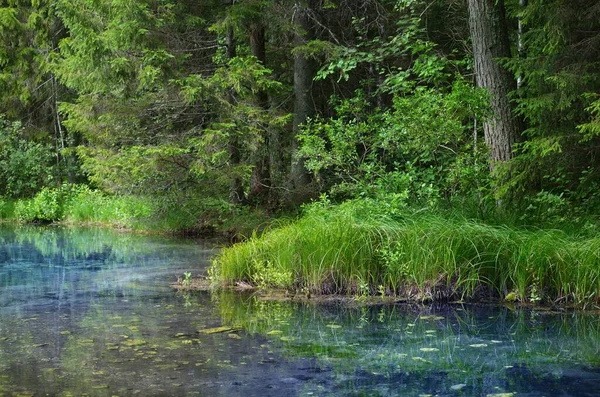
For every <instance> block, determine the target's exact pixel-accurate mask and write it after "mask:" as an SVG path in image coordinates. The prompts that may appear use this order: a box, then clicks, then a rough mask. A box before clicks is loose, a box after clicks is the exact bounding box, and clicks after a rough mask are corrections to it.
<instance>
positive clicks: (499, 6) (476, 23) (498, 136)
mask: <svg viewBox="0 0 600 397" xmlns="http://www.w3.org/2000/svg"><path fill="white" fill-rule="evenodd" d="M468 8H469V27H470V31H471V40H472V42H473V58H474V63H475V79H476V82H477V85H478V86H479V87H484V88H487V89H488V91H489V92H490V96H491V98H490V100H491V107H492V110H493V112H494V115H493V117H492V118H491V119H490V120H488V121H487V122H486V123H485V124H484V126H483V131H484V135H485V141H486V143H487V145H488V146H489V148H490V156H491V164H490V166H491V168H492V169H493V168H494V165H495V164H496V163H497V162H503V161H507V160H510V159H511V158H512V156H513V144H514V143H515V142H516V141H517V139H518V138H519V135H520V132H521V126H520V122H519V120H518V118H517V117H516V116H515V115H514V114H513V113H512V106H511V104H510V101H509V98H508V94H509V92H510V91H511V90H513V89H514V88H515V87H516V83H515V80H514V78H513V76H512V75H511V74H510V73H509V72H508V71H507V70H506V69H504V68H503V67H502V66H501V65H500V64H499V63H498V58H507V57H510V46H509V41H508V33H507V28H506V20H505V15H504V1H503V0H497V1H495V0H468Z"/></svg>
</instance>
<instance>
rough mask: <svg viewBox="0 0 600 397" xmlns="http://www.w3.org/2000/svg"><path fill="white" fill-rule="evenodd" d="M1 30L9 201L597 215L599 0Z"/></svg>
mask: <svg viewBox="0 0 600 397" xmlns="http://www.w3.org/2000/svg"><path fill="white" fill-rule="evenodd" d="M0 37H1V39H2V40H1V42H0V65H1V71H0V117H1V119H0V181H1V182H0V195H1V196H2V199H1V200H0V212H1V214H2V216H3V217H5V218H11V217H12V218H17V219H20V220H23V221H54V220H61V219H74V220H82V221H90V220H91V221H106V222H117V223H119V222H120V223H122V224H125V225H126V226H127V224H128V223H129V224H130V223H132V222H134V221H135V220H140V219H143V220H145V222H146V224H147V225H151V224H155V225H157V226H156V227H158V228H162V229H166V230H171V231H176V230H190V231H192V230H200V229H202V228H208V229H210V228H213V227H227V226H228V225H230V224H227V222H228V219H232V218H235V217H236V216H237V217H238V219H239V222H245V221H248V220H249V219H251V218H252V217H253V216H255V214H256V213H261V214H266V216H273V215H275V216H277V215H278V214H279V215H280V214H290V213H294V211H296V210H298V209H299V208H301V205H302V204H304V203H307V202H311V201H317V204H315V205H313V207H312V210H310V208H311V207H309V206H304V208H305V212H307V213H309V212H311V211H312V212H313V213H314V212H318V211H322V210H323V208H324V207H332V206H334V204H336V203H338V204H339V203H343V202H346V203H348V202H353V203H355V205H356V206H360V205H363V204H364V205H366V208H367V209H366V210H364V211H366V214H363V215H359V217H363V218H364V217H369V216H371V215H372V214H374V213H380V212H383V213H385V214H386V216H394V215H395V214H396V215H397V214H400V213H405V212H406V211H409V210H412V211H415V209H421V210H422V209H427V211H430V212H431V211H433V212H435V211H438V212H441V211H459V212H461V213H462V214H463V216H465V217H467V218H469V219H478V220H480V221H483V222H486V223H488V224H497V223H498V222H502V223H506V224H512V225H518V226H519V227H530V226H532V225H534V226H536V227H544V226H552V227H557V225H560V224H565V223H567V224H571V225H575V226H576V228H577V230H579V231H585V230H591V231H592V232H593V231H595V230H596V223H597V213H598V211H599V210H600V189H598V186H600V168H599V165H600V94H599V93H600V3H599V2H597V1H594V0H576V1H569V2H567V1H563V0H529V1H527V0H505V1H503V0H496V1H494V0H238V1H235V0H230V1H223V0H203V1H200V2H198V1H188V0H184V1H173V0H69V1H67V0H30V1H25V0H20V1H18V0H3V1H2V7H1V8H0ZM358 202H360V203H362V204H360V205H359V204H356V203H358ZM365 203H368V204H365ZM346 205H347V206H348V205H350V204H346ZM306 208H308V209H306ZM315 208H316V209H315ZM363 209H364V208H363ZM253 214H254V215H253ZM369 214H371V215H369ZM399 216H400V215H399ZM224 223H225V225H226V226H223V224H224ZM392 251H393V250H392ZM392 251H390V252H388V254H389V255H392V256H393V254H394V252H392ZM386 252H387V251H386ZM382 255H383V254H382ZM380 256H381V255H380ZM384 256H385V255H384ZM388 259H389V258H388Z"/></svg>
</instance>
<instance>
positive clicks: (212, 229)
mask: <svg viewBox="0 0 600 397" xmlns="http://www.w3.org/2000/svg"><path fill="white" fill-rule="evenodd" d="M0 219H1V220H4V221H12V222H20V223H38V224H39V223H41V224H48V223H62V224H75V225H78V224H87V225H89V224H94V225H102V226H109V227H114V228H120V229H128V230H134V231H140V232H150V233H172V234H188V235H214V234H217V233H220V234H227V233H230V234H233V233H239V234H246V235H249V234H251V231H252V230H253V229H255V228H257V227H259V226H260V225H261V224H263V223H266V222H268V221H269V219H268V217H267V216H265V215H264V213H261V212H259V211H253V210H250V209H246V208H236V209H233V208H231V207H230V206H229V204H228V203H226V202H224V201H222V200H217V199H210V198H209V199H204V200H199V199H198V198H196V197H183V196H178V197H169V196H166V197H143V196H134V195H128V196H111V195H107V194H104V193H102V192H100V191H97V190H93V189H90V188H89V187H87V186H85V185H69V184H65V185H63V186H61V187H60V188H55V189H48V188H44V189H42V190H41V191H40V192H39V193H38V194H37V195H36V196H35V197H33V198H30V199H19V200H11V199H3V198H1V197H0ZM234 230H235V232H234Z"/></svg>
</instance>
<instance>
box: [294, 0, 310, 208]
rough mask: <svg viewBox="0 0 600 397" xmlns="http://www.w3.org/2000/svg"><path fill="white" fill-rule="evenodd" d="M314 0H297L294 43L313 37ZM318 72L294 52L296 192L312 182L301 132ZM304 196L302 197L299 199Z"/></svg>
mask: <svg viewBox="0 0 600 397" xmlns="http://www.w3.org/2000/svg"><path fill="white" fill-rule="evenodd" d="M313 3H315V1H314V0H308V1H302V0H298V1H296V4H295V9H294V23H295V24H296V35H295V38H294V45H295V47H300V46H302V45H305V44H306V42H307V41H309V40H311V39H312V38H313V33H312V30H313V29H312V22H311V18H310V12H311V6H312V5H313ZM314 74H315V65H314V62H313V61H312V60H311V59H309V58H308V57H306V56H305V55H304V54H302V53H301V52H297V53H296V54H295V55H294V121H293V137H292V164H291V169H290V182H291V190H292V192H293V193H294V194H295V195H296V197H298V196H297V193H302V191H303V190H304V189H306V185H308V184H309V183H310V176H309V174H308V172H307V170H306V168H305V166H304V161H303V160H302V159H299V158H298V157H297V154H298V148H299V145H298V139H297V136H298V133H299V131H300V128H301V126H302V125H303V124H304V123H306V120H307V119H308V118H310V117H313V116H314V114H315V103H314V100H313V97H312V82H313V77H314ZM301 199H302V197H300V200H301Z"/></svg>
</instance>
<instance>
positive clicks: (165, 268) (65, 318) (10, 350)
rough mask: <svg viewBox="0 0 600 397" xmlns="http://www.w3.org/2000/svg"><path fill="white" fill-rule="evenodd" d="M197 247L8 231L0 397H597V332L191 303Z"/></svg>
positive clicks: (497, 315) (348, 310) (96, 233)
mask: <svg viewBox="0 0 600 397" xmlns="http://www.w3.org/2000/svg"><path fill="white" fill-rule="evenodd" d="M214 252H215V251H214V249H212V248H211V247H210V246H209V245H203V244H199V243H198V242H197V241H189V240H176V239H168V238H157V237H147V236H134V235H127V234H122V233H117V232H113V231H109V230H100V229H63V228H16V229H15V228H7V227H4V228H1V229H0V396H83V395H87V396H168V395H172V396H188V395H189V396H238V395H243V396H245V397H251V396H261V397H262V396H286V397H288V396H297V395H298V396H311V395H312V396H420V395H432V396H433V395H438V396H486V395H492V396H511V395H512V396H594V395H596V396H600V318H599V317H598V315H597V314H594V313H583V312H568V313H559V314H557V313H548V312H539V311H531V310H524V309H511V308H501V307H481V306H459V305H452V306H399V305H396V306H376V307H348V306H343V305H341V304H327V305H310V304H301V303H289V302H276V301H265V300H261V299H259V298H257V297H255V296H250V295H246V296H241V295H235V294H219V295H213V296H211V295H209V294H208V293H199V294H182V293H178V292H174V291H172V290H171V289H170V288H169V285H168V284H169V283H170V282H173V281H175V280H176V277H177V276H178V275H179V276H181V275H182V274H183V273H184V272H187V271H191V272H193V273H194V274H198V273H201V272H203V271H204V270H205V269H206V266H207V265H208V261H209V260H210V257H211V255H213V254H214Z"/></svg>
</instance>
